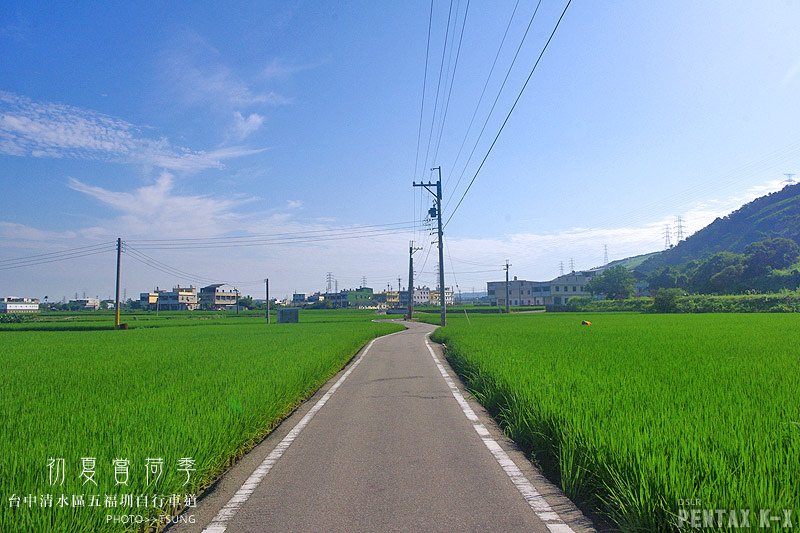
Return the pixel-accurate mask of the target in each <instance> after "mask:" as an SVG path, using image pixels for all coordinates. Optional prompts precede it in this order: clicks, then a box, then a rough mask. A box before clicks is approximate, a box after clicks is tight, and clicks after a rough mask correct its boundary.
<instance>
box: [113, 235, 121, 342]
mask: <svg viewBox="0 0 800 533" xmlns="http://www.w3.org/2000/svg"><path fill="white" fill-rule="evenodd" d="M121 261H122V238H120V237H118V238H117V293H116V298H115V302H114V328H116V329H119V276H120V263H121Z"/></svg>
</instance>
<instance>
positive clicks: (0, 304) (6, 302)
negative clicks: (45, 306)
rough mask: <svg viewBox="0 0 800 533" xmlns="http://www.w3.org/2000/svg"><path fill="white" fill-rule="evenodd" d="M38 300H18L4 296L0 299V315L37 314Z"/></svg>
mask: <svg viewBox="0 0 800 533" xmlns="http://www.w3.org/2000/svg"><path fill="white" fill-rule="evenodd" d="M38 312H39V300H37V299H36V298H19V297H17V296H6V297H5V298H0V314H18V313H19V314H22V313H38Z"/></svg>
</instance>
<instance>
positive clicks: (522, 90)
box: [445, 0, 572, 227]
mask: <svg viewBox="0 0 800 533" xmlns="http://www.w3.org/2000/svg"><path fill="white" fill-rule="evenodd" d="M571 3H572V0H567V5H566V6H564V10H563V11H562V12H561V16H560V17H558V22H556V25H555V27H554V28H553V31H552V32H551V33H550V37H548V38H547V42H546V43H545V45H544V47H543V48H542V51H541V53H540V54H539V57H538V58H537V59H536V63H534V65H533V68H532V69H531V72H530V74H528V77H527V79H526V80H525V83H524V84H523V85H522V89H520V91H519V94H518V95H517V98H516V99H515V100H514V104H513V105H512V106H511V109H510V110H509V111H508V115H506V118H505V120H503V124H502V125H501V126H500V129H499V130H498V132H497V135H495V137H494V140H493V141H492V144H491V145H490V146H489V150H487V151H486V155H485V156H483V160H482V161H481V164H480V166H478V170H476V171H475V175H474V176H472V180H470V182H469V185H467V188H466V190H465V191H464V194H462V195H461V198H460V199H459V200H458V204H456V207H455V209H453V212H452V213H450V216H449V217H448V219H447V222H445V227H447V224H449V223H450V221H451V220H452V219H453V215H455V214H456V211H458V208H459V207H460V206H461V203H462V202H463V201H464V198H465V197H466V196H467V193H468V192H469V190H470V189H471V188H472V184H473V183H475V179H476V178H477V177H478V174H479V173H480V171H481V169H482V168H483V165H484V163H486V159H487V158H488V157H489V154H491V153H492V149H493V148H494V145H495V144H496V143H497V139H499V138H500V134H501V133H503V129H505V127H506V124H507V123H508V119H509V118H511V114H512V113H513V112H514V109H515V108H516V107H517V103H519V100H520V98H522V94H523V93H524V92H525V88H526V87H527V86H528V83H529V82H530V81H531V78H532V77H533V74H534V72H536V67H538V66H539V62H540V61H541V60H542V56H544V53H545V52H546V51H547V47H548V46H550V42H551V41H552V40H553V36H554V35H555V34H556V31H557V30H558V27H559V26H560V25H561V21H562V20H563V19H564V15H566V13H567V9H568V8H569V6H570V4H571Z"/></svg>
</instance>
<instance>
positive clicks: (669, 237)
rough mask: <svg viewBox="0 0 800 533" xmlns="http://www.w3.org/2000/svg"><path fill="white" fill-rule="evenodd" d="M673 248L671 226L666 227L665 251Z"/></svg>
mask: <svg viewBox="0 0 800 533" xmlns="http://www.w3.org/2000/svg"><path fill="white" fill-rule="evenodd" d="M670 248H672V235H671V233H670V229H669V224H667V225H666V226H664V249H665V250H669V249H670Z"/></svg>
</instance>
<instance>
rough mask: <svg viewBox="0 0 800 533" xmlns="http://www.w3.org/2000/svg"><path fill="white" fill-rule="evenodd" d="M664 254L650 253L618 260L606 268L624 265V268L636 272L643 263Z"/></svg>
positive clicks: (659, 252)
mask: <svg viewBox="0 0 800 533" xmlns="http://www.w3.org/2000/svg"><path fill="white" fill-rule="evenodd" d="M662 253H663V252H661V251H658V252H650V253H649V254H642V255H634V256H632V257H626V258H625V259H617V260H616V261H611V262H610V263H609V264H607V265H605V268H608V267H613V266H617V265H622V266H624V267H627V268H629V269H631V270H635V269H636V268H637V267H638V266H639V265H641V264H642V263H644V262H645V261H647V260H648V259H651V258H653V257H656V256H658V255H660V254H662Z"/></svg>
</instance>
